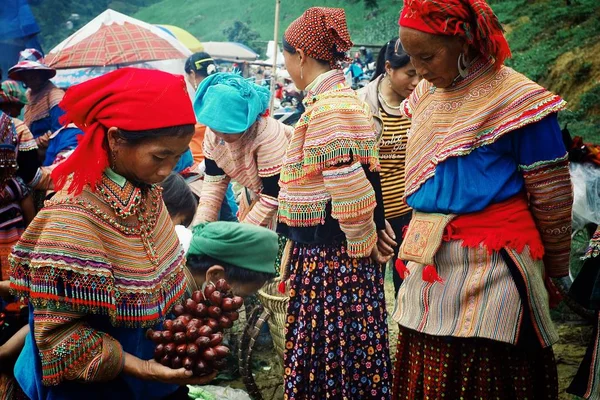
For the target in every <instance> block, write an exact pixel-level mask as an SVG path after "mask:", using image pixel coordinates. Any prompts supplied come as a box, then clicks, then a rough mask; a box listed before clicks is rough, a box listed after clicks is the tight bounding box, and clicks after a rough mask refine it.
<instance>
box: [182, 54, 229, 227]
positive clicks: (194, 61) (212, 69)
mask: <svg viewBox="0 0 600 400" xmlns="http://www.w3.org/2000/svg"><path fill="white" fill-rule="evenodd" d="M184 70H185V73H186V74H187V79H188V82H190V84H191V85H192V87H193V88H194V90H198V86H199V85H200V84H201V83H202V81H203V80H204V79H206V78H207V77H209V76H210V75H212V74H215V73H217V72H219V68H218V66H217V64H216V63H215V60H213V58H212V57H211V56H210V55H209V54H208V53H205V52H199V53H194V54H192V55H191V56H190V57H188V59H187V60H186V61H185V66H184ZM205 133H206V126H205V125H202V124H196V130H195V132H194V136H193V137H192V141H191V142H190V150H191V154H192V157H193V159H194V163H195V166H194V167H193V169H194V170H197V169H198V167H197V164H199V163H202V162H204V152H203V150H202V143H203V142H204V134H205ZM237 212H238V205H237V203H236V201H235V195H234V193H233V187H232V185H231V184H229V185H228V186H227V191H226V192H225V197H224V199H223V203H222V204H221V209H220V211H219V221H237Z"/></svg>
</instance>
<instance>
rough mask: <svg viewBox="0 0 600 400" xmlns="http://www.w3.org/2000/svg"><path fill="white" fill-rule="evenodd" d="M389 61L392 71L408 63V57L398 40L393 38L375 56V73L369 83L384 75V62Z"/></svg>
mask: <svg viewBox="0 0 600 400" xmlns="http://www.w3.org/2000/svg"><path fill="white" fill-rule="evenodd" d="M386 61H389V62H390V65H391V66H392V69H398V68H402V67H404V66H405V65H407V64H408V63H409V62H410V57H409V55H408V54H406V52H405V51H404V49H403V48H402V44H401V43H400V39H398V38H394V39H392V40H390V41H389V42H387V43H386V44H385V45H383V47H382V48H381V50H379V55H378V56H377V66H376V67H375V73H374V74H373V78H371V82H373V81H374V80H375V79H377V78H379V76H381V75H383V74H385V62H386Z"/></svg>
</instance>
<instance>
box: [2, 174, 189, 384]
mask: <svg viewBox="0 0 600 400" xmlns="http://www.w3.org/2000/svg"><path fill="white" fill-rule="evenodd" d="M183 266H184V255H183V251H182V250H181V246H180V244H179V241H178V239H177V235H176V234H175V231H174V228H173V224H172V223H171V221H170V218H169V215H168V213H167V211H166V208H165V207H164V204H163V202H162V198H161V189H160V188H159V187H157V186H152V187H148V188H143V189H142V188H138V187H135V186H134V185H132V184H131V183H130V182H128V181H126V180H125V178H123V177H121V176H119V175H117V174H115V173H114V172H112V171H111V170H107V171H106V173H105V175H104V176H103V179H102V181H101V182H100V183H99V184H98V185H97V188H96V190H95V191H92V190H91V189H90V188H89V187H88V188H86V189H85V190H84V191H83V192H82V193H81V194H80V195H78V196H76V197H71V196H69V195H67V194H66V192H64V191H62V192H59V193H58V194H57V195H56V196H55V197H54V198H53V199H52V200H51V201H48V202H46V207H45V208H44V209H42V210H41V211H40V212H39V214H38V215H37V216H36V218H35V219H34V221H33V222H32V223H31V224H30V225H29V227H28V229H27V230H26V232H25V233H24V234H23V236H22V237H21V239H20V240H19V242H18V243H17V245H16V246H15V247H14V249H13V253H12V255H11V267H12V271H11V288H12V289H13V290H14V291H15V293H16V294H17V295H20V296H25V297H28V298H29V302H30V304H32V305H33V325H34V330H33V334H34V337H35V345H36V346H37V348H38V349H39V354H40V359H41V361H40V362H41V371H42V377H41V379H42V382H43V384H44V385H58V384H60V383H61V382H63V381H65V380H78V381H87V382H95V381H105V380H111V379H113V378H114V377H116V376H117V375H118V374H119V373H120V372H121V369H122V367H123V360H124V359H123V350H122V346H121V344H120V342H119V341H117V340H116V339H115V338H114V336H113V335H111V333H113V334H116V333H119V335H120V336H119V337H120V338H121V336H123V335H130V334H132V335H137V336H139V335H143V331H144V329H142V328H146V327H152V326H155V325H156V324H158V323H160V322H161V321H162V319H163V318H164V317H165V315H166V314H167V313H168V312H169V311H170V309H171V308H172V306H173V305H174V303H175V302H177V301H178V300H179V299H180V297H181V296H182V295H183V293H184V291H185V275H184V271H183ZM100 326H101V327H102V328H99V327H100ZM142 337H143V336H142ZM119 340H120V339H119ZM136 343H137V342H136ZM129 351H135V349H133V350H129ZM134 355H136V354H134ZM138 356H140V357H147V356H148V354H138Z"/></svg>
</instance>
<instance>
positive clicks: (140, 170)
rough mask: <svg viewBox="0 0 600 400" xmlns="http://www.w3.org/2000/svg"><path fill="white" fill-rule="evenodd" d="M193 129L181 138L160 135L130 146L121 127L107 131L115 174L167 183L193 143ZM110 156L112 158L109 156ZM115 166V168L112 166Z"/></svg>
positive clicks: (148, 181) (137, 180)
mask: <svg viewBox="0 0 600 400" xmlns="http://www.w3.org/2000/svg"><path fill="white" fill-rule="evenodd" d="M192 135H193V127H191V130H190V133H189V134H188V133H187V131H186V132H185V133H183V134H181V135H169V136H157V137H156V138H149V139H145V140H143V141H141V142H139V143H135V144H131V143H128V142H127V141H126V140H125V139H124V138H123V137H122V136H121V135H120V132H119V129H118V128H114V127H113V128H110V129H109V130H108V141H109V147H110V152H109V154H112V155H113V156H112V157H114V159H112V160H110V162H111V165H112V167H113V168H114V170H115V172H116V173H118V174H119V175H121V176H123V177H125V178H127V179H128V180H130V181H133V182H140V183H145V184H156V183H160V182H162V181H164V180H165V179H166V178H167V177H168V176H169V174H170V173H171V171H172V170H173V168H175V165H177V162H178V161H179V159H180V158H181V156H182V155H183V153H185V152H186V151H187V149H188V147H189V144H190V141H191V140H192ZM109 157H111V156H109ZM113 164H114V165H113Z"/></svg>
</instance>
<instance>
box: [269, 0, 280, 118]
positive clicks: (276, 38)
mask: <svg viewBox="0 0 600 400" xmlns="http://www.w3.org/2000/svg"><path fill="white" fill-rule="evenodd" d="M280 6H281V0H275V32H274V39H273V71H272V73H271V104H270V105H269V115H273V106H274V104H275V83H276V82H277V43H279V8H280Z"/></svg>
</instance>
